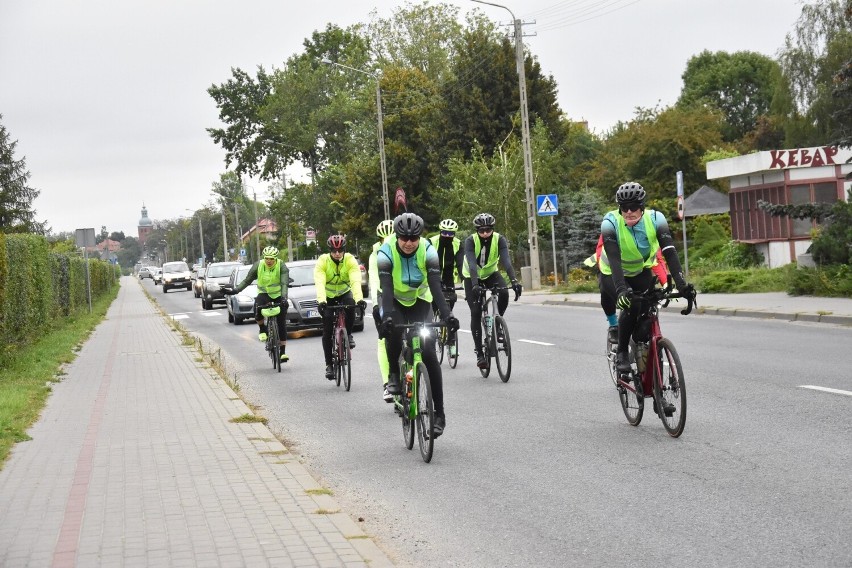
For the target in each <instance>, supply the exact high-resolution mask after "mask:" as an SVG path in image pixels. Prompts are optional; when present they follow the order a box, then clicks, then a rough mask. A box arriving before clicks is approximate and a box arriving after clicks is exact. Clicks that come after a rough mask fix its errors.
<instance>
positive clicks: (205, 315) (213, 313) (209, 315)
mask: <svg viewBox="0 0 852 568" xmlns="http://www.w3.org/2000/svg"><path fill="white" fill-rule="evenodd" d="M201 315H202V316H204V317H206V318H212V317H216V316H218V315H220V314H219V312H205V313H203V314H201Z"/></svg>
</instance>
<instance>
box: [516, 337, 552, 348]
mask: <svg viewBox="0 0 852 568" xmlns="http://www.w3.org/2000/svg"><path fill="white" fill-rule="evenodd" d="M518 341H521V342H523V343H532V344H534V345H545V346H547V347H553V345H554V344H553V343H545V342H544V341H533V340H532V339H519V340H518Z"/></svg>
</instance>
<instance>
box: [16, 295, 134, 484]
mask: <svg viewBox="0 0 852 568" xmlns="http://www.w3.org/2000/svg"><path fill="white" fill-rule="evenodd" d="M118 290H119V287H118V286H113V288H112V290H111V291H110V292H108V293H107V294H105V295H104V296H101V298H100V299H98V300H96V301H93V302H92V313H91V314H89V313H88V310H86V311H85V312H84V313H80V314H76V315H74V316H70V317H68V318H66V319H64V320H63V321H62V323H61V327H60V328H58V329H55V330H53V331H51V332H49V333H46V334H45V335H43V336H42V337H40V338H39V339H37V340H36V341H35V342H33V343H32V344H30V345H27V346H25V347H22V348H20V349H16V350H15V352H14V354H13V355H11V356H10V357H9V358H8V360H7V361H6V362H5V365H4V366H3V368H0V469H2V467H3V464H4V463H5V462H6V459H7V458H8V457H9V453H10V452H11V449H12V446H14V445H15V444H16V443H18V442H25V441H27V440H30V439H31V438H30V436H29V435H28V434H27V430H28V429H29V427H30V426H32V425H33V424H34V423H35V421H36V420H38V417H39V416H40V415H41V411H42V409H44V405H45V403H46V402H47V398H48V396H50V392H51V385H52V384H53V383H56V382H59V381H60V380H61V376H62V375H64V372H63V371H62V366H63V365H65V364H67V363H70V362H71V361H73V360H74V359H75V358H76V357H77V352H78V351H79V350H80V348H81V346H82V344H83V342H84V341H85V340H86V339H87V338H88V337H89V335H90V334H91V333H92V331H94V329H95V327H96V326H97V325H98V324H99V323H100V322H101V321H102V320H103V319H104V316H105V315H106V312H107V310H108V309H109V306H110V304H112V301H113V300H114V299H115V298H116V296H118Z"/></svg>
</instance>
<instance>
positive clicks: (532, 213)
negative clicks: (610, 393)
mask: <svg viewBox="0 0 852 568" xmlns="http://www.w3.org/2000/svg"><path fill="white" fill-rule="evenodd" d="M471 1H472V2H476V3H477V4H487V5H489V6H495V7H497V8H503V9H504V10H506V11H507V12H509V14H510V15H511V16H512V22H513V23H514V25H515V65H516V67H517V69H518V91H519V93H520V99H521V141H522V146H523V149H524V182H525V184H524V185H525V186H526V197H527V231H528V233H529V241H528V242H529V245H530V268H531V269H532V288H533V290H538V289H540V288H541V269H540V268H539V259H538V222H537V220H536V210H535V194H534V192H533V171H532V149H531V147H530V117H529V112H528V110H527V79H526V73H525V71H524V45H523V43H522V42H521V20H518V19H516V18H515V14H513V13H512V11H511V10H510V9H508V8H507V7H506V6H503V5H501V4H494V3H493V2H484V1H483V0H471ZM554 272H555V269H554Z"/></svg>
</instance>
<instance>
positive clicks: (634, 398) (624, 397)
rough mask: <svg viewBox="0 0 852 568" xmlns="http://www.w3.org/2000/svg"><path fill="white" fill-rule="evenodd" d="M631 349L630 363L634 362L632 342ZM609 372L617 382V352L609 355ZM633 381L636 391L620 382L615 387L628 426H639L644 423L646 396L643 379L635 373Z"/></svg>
mask: <svg viewBox="0 0 852 568" xmlns="http://www.w3.org/2000/svg"><path fill="white" fill-rule="evenodd" d="M629 349H630V350H629V354H630V361H631V362H632V361H633V358H634V346H633V341H632V340H631V341H630V348H629ZM609 372H610V375H612V376H613V377H614V378H613V380H616V379H615V377H617V376H618V371H617V370H616V368H615V351H612V352H611V353H610V355H609ZM633 379H634V380H633V382H632V387H633V388H634V389H635V390H631V389H630V388H627V387H625V386H624V385H621V384H619V383H618V382H616V385H615V386H616V389H618V399H619V400H620V401H621V410H622V411H624V417H625V418H627V422H628V424H630V425H631V426H638V425H639V423H640V422H642V415H643V414H644V412H645V394H644V392H643V390H642V379H641V378H640V377H639V376H638V375H637V374H635V373H634V374H633Z"/></svg>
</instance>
